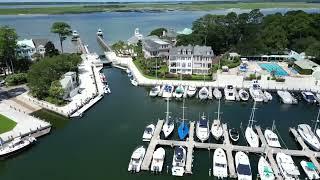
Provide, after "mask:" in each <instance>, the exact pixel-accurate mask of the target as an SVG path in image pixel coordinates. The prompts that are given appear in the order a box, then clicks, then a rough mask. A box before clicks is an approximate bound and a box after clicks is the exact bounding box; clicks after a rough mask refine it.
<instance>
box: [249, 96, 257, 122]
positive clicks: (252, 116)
mask: <svg viewBox="0 0 320 180" xmlns="http://www.w3.org/2000/svg"><path fill="white" fill-rule="evenodd" d="M255 109H256V101H254V103H253V108H252V111H251V115H250V119H249V123H248V126H249V127H252V125H253V121H254V113H255Z"/></svg>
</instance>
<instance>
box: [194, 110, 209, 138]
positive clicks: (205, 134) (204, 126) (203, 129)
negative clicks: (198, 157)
mask: <svg viewBox="0 0 320 180" xmlns="http://www.w3.org/2000/svg"><path fill="white" fill-rule="evenodd" d="M196 135H197V137H198V139H199V140H200V141H201V142H205V141H206V140H208V139H209V136H210V130H209V121H208V119H207V118H206V116H205V115H204V114H203V115H202V116H201V118H200V120H198V121H197V126H196Z"/></svg>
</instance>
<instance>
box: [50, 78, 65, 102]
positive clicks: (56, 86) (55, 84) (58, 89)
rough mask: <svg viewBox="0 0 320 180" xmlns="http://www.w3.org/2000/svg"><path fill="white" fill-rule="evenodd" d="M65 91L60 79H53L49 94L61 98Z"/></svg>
mask: <svg viewBox="0 0 320 180" xmlns="http://www.w3.org/2000/svg"><path fill="white" fill-rule="evenodd" d="M63 93H64V89H63V88H62V85H61V83H60V81H59V80H55V81H52V83H51V86H50V89H49V95H50V96H51V97H54V98H57V99H59V98H61V97H62V96H63Z"/></svg>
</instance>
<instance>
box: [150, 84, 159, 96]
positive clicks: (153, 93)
mask: <svg viewBox="0 0 320 180" xmlns="http://www.w3.org/2000/svg"><path fill="white" fill-rule="evenodd" d="M160 90H161V88H160V86H155V87H153V88H152V89H151V90H150V93H149V96H151V97H156V96H158V94H159V93H160Z"/></svg>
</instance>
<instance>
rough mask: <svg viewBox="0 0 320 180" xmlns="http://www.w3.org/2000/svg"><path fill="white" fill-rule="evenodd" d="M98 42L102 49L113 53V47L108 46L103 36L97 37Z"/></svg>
mask: <svg viewBox="0 0 320 180" xmlns="http://www.w3.org/2000/svg"><path fill="white" fill-rule="evenodd" d="M97 41H98V42H99V44H100V45H101V46H102V48H103V49H105V50H106V51H107V52H108V51H112V49H111V47H110V46H109V45H108V44H107V42H106V41H105V40H104V38H103V37H102V36H98V35H97Z"/></svg>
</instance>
